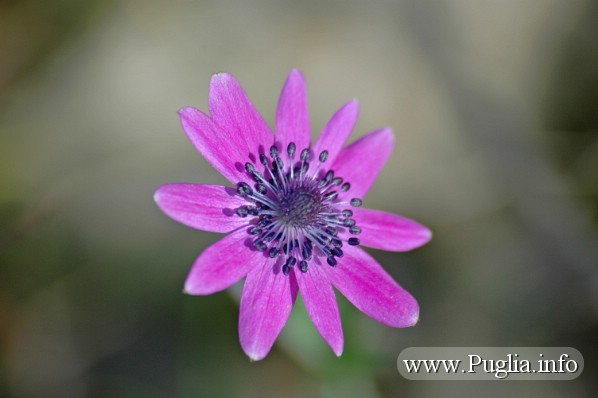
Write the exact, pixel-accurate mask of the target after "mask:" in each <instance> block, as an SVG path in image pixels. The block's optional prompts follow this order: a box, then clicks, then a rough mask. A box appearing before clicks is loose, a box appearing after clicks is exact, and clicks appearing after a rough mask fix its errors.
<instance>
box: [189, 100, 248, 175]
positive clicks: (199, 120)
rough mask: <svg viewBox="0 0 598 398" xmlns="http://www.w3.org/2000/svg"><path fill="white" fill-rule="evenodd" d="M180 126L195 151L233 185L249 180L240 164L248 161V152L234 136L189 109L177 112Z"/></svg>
mask: <svg viewBox="0 0 598 398" xmlns="http://www.w3.org/2000/svg"><path fill="white" fill-rule="evenodd" d="M179 116H180V117H181V125H182V126H183V130H184V131H185V133H186V134H187V137H189V139H190V140H191V142H192V143H193V145H194V146H195V148H196V149H197V150H198V151H199V153H201V154H202V155H203V156H204V157H205V158H206V159H207V160H208V162H210V163H211V164H212V166H214V168H216V170H218V171H219V172H220V174H222V175H223V176H224V177H226V179H228V180H229V181H230V182H232V183H233V184H236V183H238V182H239V181H249V180H250V177H249V176H248V175H247V173H246V172H245V169H244V166H243V163H242V162H247V161H248V160H250V158H249V153H250V151H249V149H248V148H247V147H246V145H244V143H242V142H240V141H239V140H238V139H237V137H236V134H233V133H231V132H230V131H228V130H224V129H222V128H220V126H218V125H217V124H216V123H214V121H212V119H210V118H209V117H208V116H207V115H206V114H204V113H203V112H201V111H200V110H197V109H195V108H192V107H187V108H183V109H181V110H180V111H179Z"/></svg>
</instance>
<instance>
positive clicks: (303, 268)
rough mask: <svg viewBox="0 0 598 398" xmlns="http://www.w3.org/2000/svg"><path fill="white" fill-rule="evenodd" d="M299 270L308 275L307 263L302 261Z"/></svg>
mask: <svg viewBox="0 0 598 398" xmlns="http://www.w3.org/2000/svg"><path fill="white" fill-rule="evenodd" d="M299 269H300V270H301V272H303V273H306V272H307V261H305V260H301V261H300V262H299Z"/></svg>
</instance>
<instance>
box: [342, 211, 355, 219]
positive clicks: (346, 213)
mask: <svg viewBox="0 0 598 398" xmlns="http://www.w3.org/2000/svg"><path fill="white" fill-rule="evenodd" d="M342 214H343V216H345V217H351V216H352V215H353V211H351V210H349V209H345V210H343V213H342Z"/></svg>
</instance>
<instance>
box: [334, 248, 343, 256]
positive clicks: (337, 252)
mask: <svg viewBox="0 0 598 398" xmlns="http://www.w3.org/2000/svg"><path fill="white" fill-rule="evenodd" d="M332 254H334V255H335V256H336V257H339V258H340V257H342V256H343V251H342V250H341V249H339V248H338V247H335V248H334V249H332Z"/></svg>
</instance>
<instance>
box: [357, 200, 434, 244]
mask: <svg viewBox="0 0 598 398" xmlns="http://www.w3.org/2000/svg"><path fill="white" fill-rule="evenodd" d="M352 210H353V218H354V219H355V221H356V222H357V225H358V226H359V227H360V228H361V234H360V235H359V237H358V238H359V240H360V241H361V244H362V245H364V246H368V247H373V248H374V249H382V250H389V251H395V252H404V251H408V250H412V249H415V248H418V247H420V246H423V245H425V244H426V243H428V242H429V241H430V239H431V238H432V232H431V231H430V230H429V229H428V228H426V227H424V226H423V225H421V224H418V223H417V222H415V221H413V220H410V219H408V218H405V217H402V216H399V215H396V214H391V213H386V212H383V211H378V210H369V209H361V208H354V209H352Z"/></svg>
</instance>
